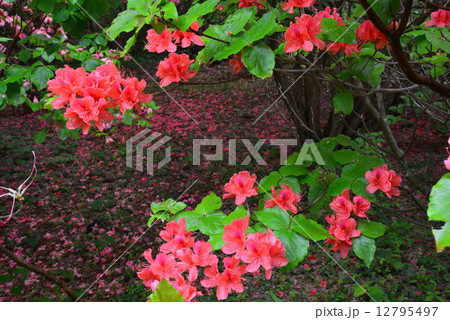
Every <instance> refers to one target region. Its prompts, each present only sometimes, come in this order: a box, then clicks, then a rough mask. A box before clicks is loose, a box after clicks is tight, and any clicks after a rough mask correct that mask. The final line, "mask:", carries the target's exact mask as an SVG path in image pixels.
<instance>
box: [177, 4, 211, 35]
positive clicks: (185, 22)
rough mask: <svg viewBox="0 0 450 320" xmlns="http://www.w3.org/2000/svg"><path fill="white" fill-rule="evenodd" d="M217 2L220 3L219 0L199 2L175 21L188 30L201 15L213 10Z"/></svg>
mask: <svg viewBox="0 0 450 320" xmlns="http://www.w3.org/2000/svg"><path fill="white" fill-rule="evenodd" d="M217 3H219V0H207V1H205V2H202V3H197V4H196V5H194V6H192V7H190V8H189V10H188V12H186V14H183V15H182V16H180V17H179V18H178V20H177V21H174V23H175V24H176V26H177V27H178V28H180V29H181V30H183V31H186V29H187V28H189V27H190V26H191V24H192V23H193V22H195V21H197V20H198V18H199V17H202V16H204V15H206V14H208V13H210V12H211V11H213V10H214V9H215V8H216V5H217Z"/></svg>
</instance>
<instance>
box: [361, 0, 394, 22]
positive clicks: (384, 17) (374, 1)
mask: <svg viewBox="0 0 450 320" xmlns="http://www.w3.org/2000/svg"><path fill="white" fill-rule="evenodd" d="M367 2H368V3H369V4H370V5H371V8H372V9H373V10H374V11H375V12H376V14H377V15H378V17H380V19H381V21H383V22H384V24H385V25H388V24H389V23H390V22H391V21H392V20H393V19H394V17H395V15H396V14H397V12H398V9H399V8H400V0H367Z"/></svg>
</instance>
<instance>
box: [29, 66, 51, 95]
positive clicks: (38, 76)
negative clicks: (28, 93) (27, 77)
mask: <svg viewBox="0 0 450 320" xmlns="http://www.w3.org/2000/svg"><path fill="white" fill-rule="evenodd" d="M53 76H54V73H53V71H52V70H51V69H50V68H48V67H38V68H36V69H35V70H34V72H33V74H32V75H31V82H33V83H34V84H35V85H36V87H37V88H38V89H39V90H42V89H44V88H46V87H47V81H48V80H50V79H51V78H52V77H53Z"/></svg>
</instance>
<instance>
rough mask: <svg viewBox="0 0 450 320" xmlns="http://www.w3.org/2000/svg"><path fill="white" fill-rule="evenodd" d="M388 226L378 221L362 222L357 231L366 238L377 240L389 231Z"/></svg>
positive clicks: (359, 223)
mask: <svg viewBox="0 0 450 320" xmlns="http://www.w3.org/2000/svg"><path fill="white" fill-rule="evenodd" d="M387 228H388V226H387V225H385V224H382V223H381V222H376V221H370V222H369V221H367V220H361V221H359V222H358V225H357V227H356V229H358V230H361V233H362V234H363V235H365V236H366V237H369V238H372V239H375V238H378V237H381V236H382V235H383V234H384V233H385V232H386V230H387Z"/></svg>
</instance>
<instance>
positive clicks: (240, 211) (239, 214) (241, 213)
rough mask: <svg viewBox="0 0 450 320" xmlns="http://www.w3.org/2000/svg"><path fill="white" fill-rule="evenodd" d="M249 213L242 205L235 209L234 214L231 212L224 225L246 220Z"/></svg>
mask: <svg viewBox="0 0 450 320" xmlns="http://www.w3.org/2000/svg"><path fill="white" fill-rule="evenodd" d="M248 214H249V212H248V211H247V209H245V207H244V206H243V205H242V204H241V205H239V206H237V207H236V209H234V211H233V212H231V213H230V214H229V215H228V216H227V218H226V219H225V220H224V225H227V224H231V222H233V221H234V220H237V219H242V218H245V217H246V216H247V215H248Z"/></svg>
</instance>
